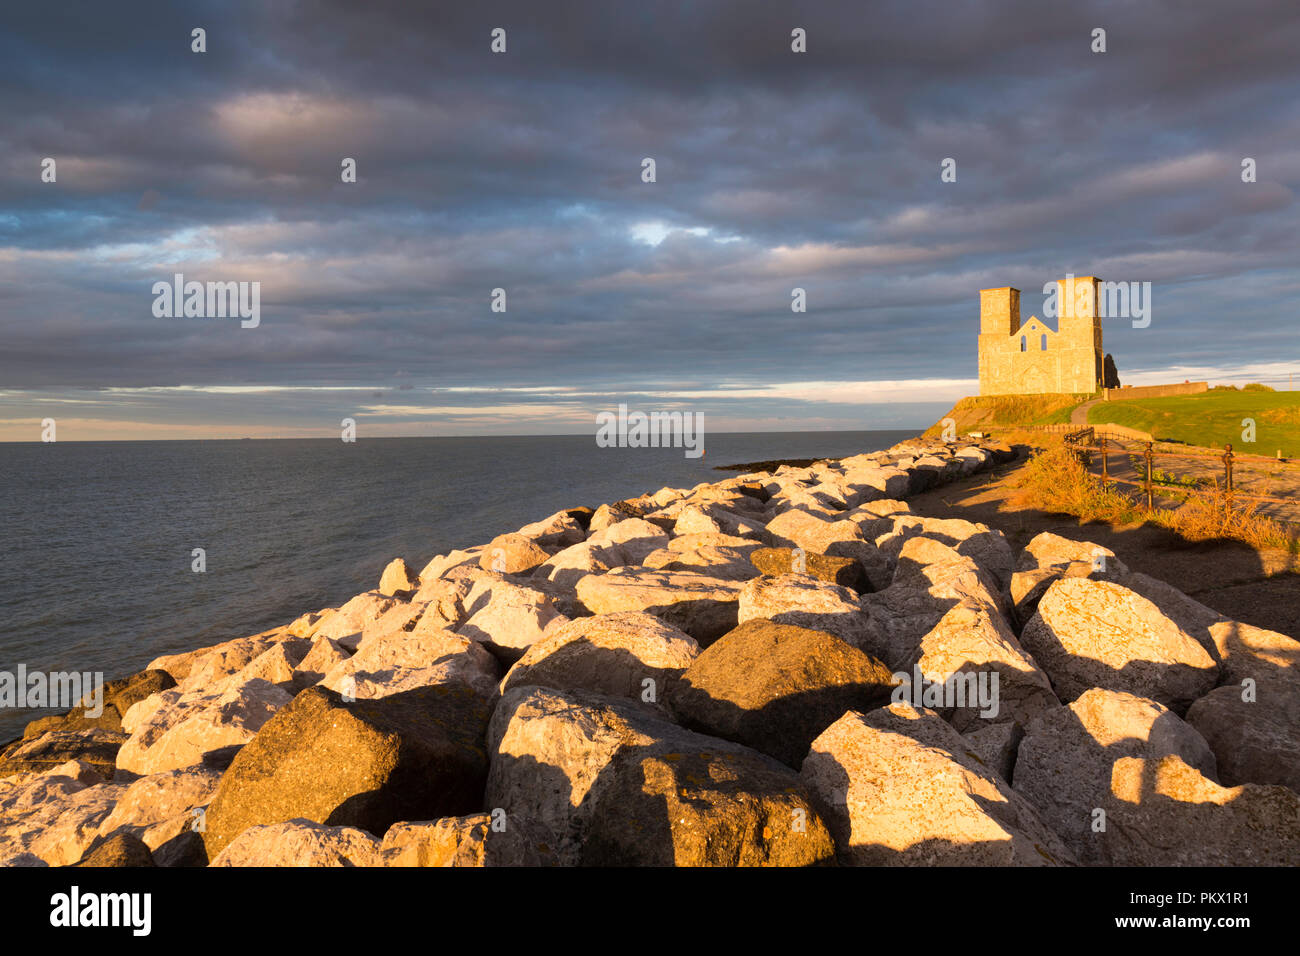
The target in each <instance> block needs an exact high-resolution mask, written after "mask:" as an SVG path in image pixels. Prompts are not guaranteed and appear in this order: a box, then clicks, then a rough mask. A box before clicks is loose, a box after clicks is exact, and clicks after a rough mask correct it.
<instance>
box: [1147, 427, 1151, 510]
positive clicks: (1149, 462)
mask: <svg viewBox="0 0 1300 956" xmlns="http://www.w3.org/2000/svg"><path fill="white" fill-rule="evenodd" d="M1146 458H1147V511H1150V510H1151V508H1152V504H1151V442H1147V452H1146Z"/></svg>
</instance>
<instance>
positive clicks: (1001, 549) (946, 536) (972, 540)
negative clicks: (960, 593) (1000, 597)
mask: <svg viewBox="0 0 1300 956" xmlns="http://www.w3.org/2000/svg"><path fill="white" fill-rule="evenodd" d="M918 536H924V537H926V538H930V539H931V540H933V541H938V542H940V543H942V544H946V545H948V546H949V547H951V548H952V549H953V550H954V551H956V552H957V553H958V554H960V555H962V556H963V557H967V558H970V559H971V560H972V561H974V562H975V563H976V564H977V565H978V566H979V567H980V568H981V569H982V570H983V571H985V572H987V573H988V574H990V575H991V576H992V577H993V579H994V580H995V581H996V582H997V585H998V588H999V589H1000V590H1005V589H1006V588H1007V587H1008V585H1009V584H1010V583H1011V575H1012V571H1013V570H1014V567H1015V557H1014V555H1013V554H1012V551H1011V546H1010V545H1009V544H1008V543H1007V540H1006V538H1005V537H1004V536H1003V534H1002V532H1001V531H994V530H993V529H991V528H989V527H988V526H987V525H983V524H977V523H975V522H973V521H965V520H962V519H960V518H927V517H923V516H921V515H907V514H904V515H896V516H894V519H893V527H892V529H891V530H890V531H888V532H886V533H884V534H881V535H880V536H878V537H877V538H876V539H875V543H876V545H877V547H879V548H880V550H881V551H882V552H884V553H885V554H887V555H891V556H896V555H898V554H899V552H900V551H901V550H902V548H903V544H904V543H905V542H906V541H907V540H908V539H909V538H914V537H918Z"/></svg>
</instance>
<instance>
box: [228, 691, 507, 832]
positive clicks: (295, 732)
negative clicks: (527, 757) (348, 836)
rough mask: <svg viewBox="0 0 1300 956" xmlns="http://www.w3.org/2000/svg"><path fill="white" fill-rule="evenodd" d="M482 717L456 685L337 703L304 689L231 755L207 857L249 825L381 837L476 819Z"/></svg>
mask: <svg viewBox="0 0 1300 956" xmlns="http://www.w3.org/2000/svg"><path fill="white" fill-rule="evenodd" d="M488 716H489V711H488V707H487V704H486V703H485V702H484V700H483V699H482V697H480V696H479V695H478V694H476V693H474V692H473V691H472V690H470V689H469V688H467V687H465V686H464V685H462V684H459V683H450V684H442V685H438V686H433V687H424V688H420V689H418V690H413V691H408V692H406V693H403V694H396V695H393V696H389V697H384V698H382V699H379V700H357V701H355V702H353V703H347V704H345V703H343V702H342V700H341V699H340V698H339V696H338V695H337V694H335V693H333V692H332V691H329V690H325V689H323V688H320V687H310V688H308V689H307V690H305V691H303V692H302V693H301V694H299V695H298V696H297V697H295V698H294V699H293V702H292V703H290V704H289V706H287V707H285V708H284V709H283V710H281V711H280V712H279V713H278V714H276V716H275V717H274V718H272V719H271V720H270V721H269V722H268V723H267V724H266V726H265V727H263V728H262V730H261V732H259V733H258V735H257V737H256V738H255V739H254V740H253V741H252V743H250V744H248V745H247V746H245V747H244V749H243V750H241V751H240V752H239V754H238V756H236V757H235V760H234V762H233V763H232V764H231V765H230V769H228V770H227V771H226V773H225V775H224V776H223V777H222V779H221V784H220V785H219V786H218V788H217V792H216V795H215V796H214V797H213V799H212V803H211V805H210V806H209V807H208V811H207V832H206V833H205V834H204V843H205V844H206V846H207V850H208V855H209V857H215V856H216V855H217V854H218V853H220V852H221V851H222V850H224V849H225V848H226V846H227V845H228V844H229V843H230V841H231V840H232V839H233V838H234V837H235V836H237V835H238V834H240V833H243V831H244V830H246V829H248V827H250V826H254V825H257V824H272V823H283V822H285V821H288V820H293V819H296V818H299V817H302V818H305V819H308V820H314V821H316V822H318V823H323V824H326V825H329V826H357V827H361V828H363V829H365V830H368V831H369V832H371V833H375V834H378V833H383V832H384V830H386V829H387V828H388V826H389V825H391V824H393V823H395V822H397V821H398V820H412V819H417V820H418V819H431V818H437V817H441V816H449V815H455V814H458V813H466V812H469V811H471V810H477V809H478V808H479V806H480V804H479V800H480V798H481V794H482V792H483V780H484V777H485V775H486V772H487V755H486V753H485V752H484V750H483V735H484V731H485V729H486V726H487V720H488Z"/></svg>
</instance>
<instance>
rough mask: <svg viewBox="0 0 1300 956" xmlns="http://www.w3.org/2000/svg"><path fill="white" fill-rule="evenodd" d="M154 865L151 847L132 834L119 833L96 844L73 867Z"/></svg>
mask: <svg viewBox="0 0 1300 956" xmlns="http://www.w3.org/2000/svg"><path fill="white" fill-rule="evenodd" d="M153 865H154V862H153V856H152V854H151V853H150V852H149V847H147V846H145V844H144V841H143V840H141V839H140V838H139V837H138V836H134V835H133V834H130V833H118V834H115V835H113V836H111V837H106V838H104V839H103V840H100V841H98V842H96V843H95V844H94V845H92V846H91V848H90V849H89V850H88V851H87V852H86V855H85V856H83V857H82V858H81V859H80V860H78V861H77V862H76V863H73V864H72V866H85V867H95V868H101V867H119V866H145V867H151V866H153Z"/></svg>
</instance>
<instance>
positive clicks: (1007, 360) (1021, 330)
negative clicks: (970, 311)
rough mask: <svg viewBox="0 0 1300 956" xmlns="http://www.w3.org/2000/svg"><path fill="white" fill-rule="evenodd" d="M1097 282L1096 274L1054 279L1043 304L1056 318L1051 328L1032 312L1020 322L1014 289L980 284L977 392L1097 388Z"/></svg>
mask: <svg viewBox="0 0 1300 956" xmlns="http://www.w3.org/2000/svg"><path fill="white" fill-rule="evenodd" d="M1100 282H1101V280H1099V279H1097V278H1096V277H1095V276H1084V277H1082V278H1075V277H1073V276H1071V277H1070V278H1066V279H1060V280H1058V281H1057V282H1056V294H1055V295H1054V296H1052V295H1050V293H1049V294H1048V304H1045V305H1044V309H1045V310H1047V311H1048V312H1049V313H1050V312H1052V311H1055V312H1056V314H1057V316H1058V317H1059V318H1058V319H1057V328H1056V329H1055V330H1053V329H1050V328H1048V327H1047V325H1046V324H1045V323H1044V322H1043V320H1042V319H1040V318H1038V316H1036V315H1031V316H1030V317H1029V321H1028V322H1026V323H1025V324H1024V325H1021V324H1020V290H1019V289H1013V288H1011V287H1010V286H1008V287H1006V288H1002V289H982V290H981V291H980V336H979V359H980V394H981V395H1025V394H1041V393H1047V392H1060V393H1067V392H1069V393H1075V394H1090V393H1092V392H1095V391H1097V390H1098V389H1099V388H1101V387H1102V385H1103V381H1104V378H1105V374H1106V365H1105V359H1104V357H1103V353H1102V348H1101V320H1100V319H1099V318H1098V316H1097V292H1098V286H1099V285H1100ZM1049 288H1050V287H1049ZM1045 292H1047V290H1045ZM1053 305H1054V306H1055V307H1054V308H1053V307H1052V306H1053Z"/></svg>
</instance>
